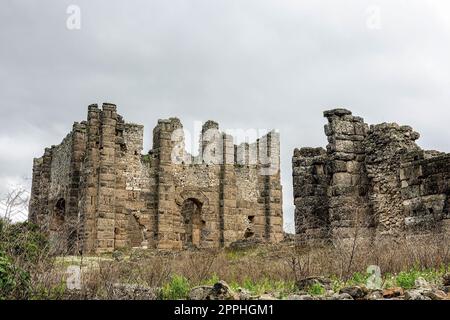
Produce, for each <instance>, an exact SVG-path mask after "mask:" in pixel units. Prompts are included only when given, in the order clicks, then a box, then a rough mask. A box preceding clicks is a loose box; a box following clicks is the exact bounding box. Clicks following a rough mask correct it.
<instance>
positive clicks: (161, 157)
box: [30, 103, 283, 253]
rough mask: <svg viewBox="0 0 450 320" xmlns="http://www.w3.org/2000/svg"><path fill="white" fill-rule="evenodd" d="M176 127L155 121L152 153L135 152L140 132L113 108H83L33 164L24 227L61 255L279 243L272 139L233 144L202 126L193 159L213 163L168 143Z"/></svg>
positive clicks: (180, 143)
mask: <svg viewBox="0 0 450 320" xmlns="http://www.w3.org/2000/svg"><path fill="white" fill-rule="evenodd" d="M180 129H182V124H181V122H180V121H179V120H178V119H177V118H170V119H163V120H158V124H157V126H156V127H155V128H154V130H153V148H152V149H151V150H150V151H149V152H148V153H147V154H142V149H143V126H141V125H137V124H129V123H126V122H125V121H124V120H123V118H122V117H121V116H120V115H119V114H118V113H117V108H116V106H115V105H113V104H109V103H104V104H103V106H102V108H99V107H98V106H97V105H95V104H94V105H90V106H89V108H88V116H87V121H84V122H82V123H75V124H74V126H73V130H72V132H71V133H70V134H69V135H68V136H67V137H66V138H65V139H64V140H63V142H62V143H61V144H60V145H58V146H56V147H52V148H48V149H46V150H45V153H44V155H43V157H41V158H38V159H35V160H34V164H33V185H32V197H31V201H30V219H31V220H33V221H34V222H36V223H37V224H38V225H40V226H41V228H42V229H43V230H44V231H45V232H49V233H52V235H53V236H54V237H55V239H57V240H58V242H59V243H60V246H61V247H62V248H61V249H62V251H64V250H65V252H71V253H76V252H87V253H92V252H95V253H103V252H111V251H113V250H116V249H121V248H131V247H153V248H159V249H171V250H172V249H182V248H186V247H189V246H197V247H200V248H212V247H220V246H228V245H229V244H231V243H232V242H235V241H238V240H243V239H248V238H252V239H253V238H255V239H259V240H261V241H269V242H278V241H281V240H282V239H283V231H282V225H283V222H282V189H281V184H280V172H279V136H278V134H277V133H274V132H271V133H269V134H268V135H266V136H264V137H261V138H260V139H259V140H258V141H257V142H256V143H254V144H252V145H243V146H236V145H234V144H233V137H231V136H229V135H226V134H224V133H222V132H221V131H219V126H218V124H217V123H216V122H214V121H207V122H206V123H205V124H204V127H203V130H202V135H201V136H200V146H201V150H200V151H201V152H200V154H201V155H203V154H208V155H212V156H213V157H212V158H213V159H216V160H217V159H218V160H220V162H214V161H212V162H211V161H209V160H206V161H205V159H206V158H205V159H203V158H202V157H199V156H197V157H192V156H191V155H189V154H187V153H186V152H185V150H184V140H183V139H184V138H183V137H182V136H179V137H178V138H174V134H175V133H177V134H178V133H180V132H182V130H180ZM211 130H212V133H213V134H212V135H211V134H210V133H211ZM208 135H209V136H208ZM267 145H274V146H275V147H274V148H272V149H269V148H268V147H267ZM250 149H251V150H250ZM174 150H175V151H179V154H178V155H177V157H178V158H176V159H178V160H181V162H176V161H174V159H175V158H173V157H174ZM239 150H243V151H242V152H237V151H239ZM260 150H261V151H262V152H263V154H267V159H264V161H263V160H262V159H259V158H258V155H257V152H258V151H260ZM270 150H271V151H270ZM270 152H272V153H273V154H270ZM252 157H253V158H256V160H257V161H256V163H255V162H249V159H250V158H252ZM58 199H63V200H64V204H65V206H64V208H62V205H60V206H59V207H58V208H57V207H55V202H56V201H58ZM61 203H62V202H61ZM61 212H62V214H61ZM56 216H57V217H58V219H57V220H55V219H54V218H55V217H56ZM54 221H56V222H57V223H58V226H59V227H60V228H54Z"/></svg>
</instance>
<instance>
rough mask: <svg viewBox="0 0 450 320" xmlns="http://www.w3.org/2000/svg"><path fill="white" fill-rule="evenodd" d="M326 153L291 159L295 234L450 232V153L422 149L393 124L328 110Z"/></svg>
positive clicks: (323, 237)
mask: <svg viewBox="0 0 450 320" xmlns="http://www.w3.org/2000/svg"><path fill="white" fill-rule="evenodd" d="M324 116H325V117H326V118H327V119H328V124H326V125H325V134H326V136H327V138H328V145H327V148H326V150H325V149H323V148H301V149H295V151H294V156H293V158H292V168H293V185H294V199H295V227H296V233H297V234H298V237H299V239H300V240H301V241H304V242H310V243H314V242H323V241H325V242H330V240H332V241H336V240H339V239H350V238H355V236H356V237H361V238H365V239H370V240H371V241H377V240H380V239H382V238H385V237H389V236H391V238H390V239H392V238H394V239H398V238H408V237H412V236H418V235H426V234H434V235H436V234H438V235H439V234H441V235H449V234H450V214H449V205H450V197H449V194H450V183H449V182H450V154H445V153H441V152H437V151H427V150H422V149H421V148H420V147H419V146H418V145H417V144H416V143H415V140H417V139H418V138H419V134H418V133H417V132H415V131H413V129H412V128H411V127H409V126H400V125H398V124H395V123H382V124H377V125H371V126H370V127H369V125H367V124H366V123H364V120H363V119H362V118H360V117H355V116H352V113H351V112H350V111H348V110H345V109H334V110H330V111H325V112H324Z"/></svg>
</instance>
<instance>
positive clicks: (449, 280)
mask: <svg viewBox="0 0 450 320" xmlns="http://www.w3.org/2000/svg"><path fill="white" fill-rule="evenodd" d="M442 284H443V285H444V286H450V273H447V274H445V275H444V276H443V277H442Z"/></svg>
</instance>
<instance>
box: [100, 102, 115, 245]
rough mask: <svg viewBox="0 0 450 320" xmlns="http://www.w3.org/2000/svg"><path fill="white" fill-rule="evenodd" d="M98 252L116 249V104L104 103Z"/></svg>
mask: <svg viewBox="0 0 450 320" xmlns="http://www.w3.org/2000/svg"><path fill="white" fill-rule="evenodd" d="M100 120H101V124H100V154H99V173H98V181H99V185H98V207H97V216H98V218H97V226H96V231H97V241H96V252H98V253H102V252H112V251H114V224H115V200H116V199H115V188H116V171H115V160H116V125H117V112H116V106H115V105H113V104H108V103H104V104H103V106H102V112H101V114H100Z"/></svg>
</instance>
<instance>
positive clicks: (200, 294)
mask: <svg viewBox="0 0 450 320" xmlns="http://www.w3.org/2000/svg"><path fill="white" fill-rule="evenodd" d="M212 289H213V287H212V286H198V287H195V288H192V289H191V291H189V295H188V297H189V300H206V299H207V298H208V296H209V295H210V294H211V291H212Z"/></svg>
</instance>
